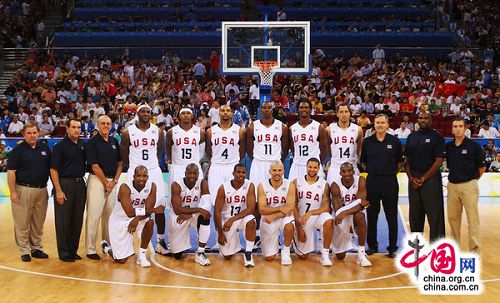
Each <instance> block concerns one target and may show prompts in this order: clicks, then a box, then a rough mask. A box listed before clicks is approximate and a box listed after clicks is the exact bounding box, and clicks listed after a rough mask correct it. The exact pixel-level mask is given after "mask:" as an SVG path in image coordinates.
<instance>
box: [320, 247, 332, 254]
mask: <svg viewBox="0 0 500 303" xmlns="http://www.w3.org/2000/svg"><path fill="white" fill-rule="evenodd" d="M321 254H325V255H328V254H330V249H329V248H323V249H321Z"/></svg>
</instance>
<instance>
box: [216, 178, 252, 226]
mask: <svg viewBox="0 0 500 303" xmlns="http://www.w3.org/2000/svg"><path fill="white" fill-rule="evenodd" d="M250 184H251V182H250V181H249V180H247V179H245V183H243V186H242V187H240V188H239V189H235V188H234V187H233V185H232V184H231V181H227V182H226V183H224V184H223V185H222V186H223V187H224V193H225V195H226V200H225V201H224V202H225V203H224V207H223V208H222V219H223V220H227V219H229V218H231V217H234V216H236V215H237V214H239V213H240V212H242V211H244V210H245V209H246V208H247V194H248V189H249V188H250Z"/></svg>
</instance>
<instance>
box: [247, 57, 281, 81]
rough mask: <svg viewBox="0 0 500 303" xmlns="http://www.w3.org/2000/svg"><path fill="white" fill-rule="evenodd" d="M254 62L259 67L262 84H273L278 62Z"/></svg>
mask: <svg viewBox="0 0 500 303" xmlns="http://www.w3.org/2000/svg"><path fill="white" fill-rule="evenodd" d="M253 64H254V65H255V66H257V67H258V68H259V75H260V85H267V86H273V77H274V74H276V71H275V70H274V68H275V67H276V66H278V62H277V61H255V62H254V63H253Z"/></svg>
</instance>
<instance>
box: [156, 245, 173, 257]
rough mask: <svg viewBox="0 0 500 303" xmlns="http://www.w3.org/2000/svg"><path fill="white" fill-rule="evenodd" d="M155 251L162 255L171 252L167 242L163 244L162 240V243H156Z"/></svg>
mask: <svg viewBox="0 0 500 303" xmlns="http://www.w3.org/2000/svg"><path fill="white" fill-rule="evenodd" d="M155 252H156V253H157V254H160V255H164V256H166V255H169V254H172V251H170V248H169V247H168V244H165V242H163V243H161V242H158V243H156V246H155Z"/></svg>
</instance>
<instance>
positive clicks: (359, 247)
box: [358, 245, 365, 254]
mask: <svg viewBox="0 0 500 303" xmlns="http://www.w3.org/2000/svg"><path fill="white" fill-rule="evenodd" d="M362 253H365V246H364V245H359V246H358V254H362Z"/></svg>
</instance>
